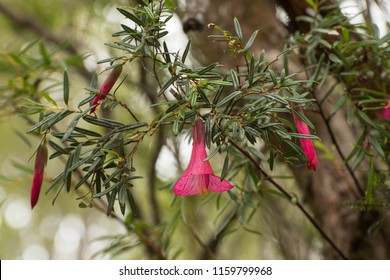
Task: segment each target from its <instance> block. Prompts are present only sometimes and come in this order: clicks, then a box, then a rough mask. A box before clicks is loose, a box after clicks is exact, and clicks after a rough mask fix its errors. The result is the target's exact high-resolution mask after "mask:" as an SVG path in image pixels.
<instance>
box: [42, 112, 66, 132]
mask: <svg viewBox="0 0 390 280" xmlns="http://www.w3.org/2000/svg"><path fill="white" fill-rule="evenodd" d="M70 114H72V112H71V111H68V110H67V109H64V110H62V111H60V112H57V113H54V114H53V116H52V117H51V118H50V120H49V121H48V122H46V123H45V124H44V125H43V126H42V129H43V130H46V129H48V128H51V127H52V126H53V125H55V124H56V123H58V122H60V121H61V120H62V119H63V118H65V117H67V116H68V115H70Z"/></svg>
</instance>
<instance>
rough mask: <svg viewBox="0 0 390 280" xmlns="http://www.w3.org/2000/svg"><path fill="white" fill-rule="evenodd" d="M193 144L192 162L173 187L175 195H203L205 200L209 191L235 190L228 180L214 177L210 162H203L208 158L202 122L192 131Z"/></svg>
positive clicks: (197, 123)
mask: <svg viewBox="0 0 390 280" xmlns="http://www.w3.org/2000/svg"><path fill="white" fill-rule="evenodd" d="M192 137H193V143H192V153H191V158H190V162H189V164H188V166H187V169H186V170H185V171H184V173H183V175H182V176H181V177H180V179H179V180H178V181H177V182H176V184H175V186H174V187H173V191H174V193H175V195H179V196H190V195H195V194H199V193H200V194H202V199H203V198H205V196H206V195H207V192H208V191H212V192H225V191H228V190H230V189H232V188H233V185H232V184H230V183H229V182H228V181H227V180H222V181H221V178H220V177H218V176H216V175H214V171H213V169H212V168H211V165H210V162H209V161H203V160H204V159H205V158H206V157H207V153H206V146H205V130H204V124H203V122H202V120H197V121H196V122H195V127H194V129H193V131H192Z"/></svg>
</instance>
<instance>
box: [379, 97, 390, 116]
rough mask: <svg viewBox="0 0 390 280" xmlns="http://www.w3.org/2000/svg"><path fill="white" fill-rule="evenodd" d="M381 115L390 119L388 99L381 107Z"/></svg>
mask: <svg viewBox="0 0 390 280" xmlns="http://www.w3.org/2000/svg"><path fill="white" fill-rule="evenodd" d="M381 117H382V119H384V120H390V101H389V102H387V104H386V105H385V106H384V107H383V109H382V112H381Z"/></svg>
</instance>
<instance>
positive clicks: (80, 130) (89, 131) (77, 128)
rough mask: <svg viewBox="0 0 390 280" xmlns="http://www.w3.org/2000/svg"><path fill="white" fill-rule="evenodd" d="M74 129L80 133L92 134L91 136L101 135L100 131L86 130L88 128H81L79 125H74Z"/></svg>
mask: <svg viewBox="0 0 390 280" xmlns="http://www.w3.org/2000/svg"><path fill="white" fill-rule="evenodd" d="M74 131H77V132H79V133H81V134H84V135H88V136H92V137H102V135H101V134H100V133H97V132H96V131H92V130H88V129H85V128H81V127H75V128H74Z"/></svg>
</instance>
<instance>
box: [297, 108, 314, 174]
mask: <svg viewBox="0 0 390 280" xmlns="http://www.w3.org/2000/svg"><path fill="white" fill-rule="evenodd" d="M298 110H299V112H300V113H302V114H303V109H302V108H301V107H298ZM293 118H294V123H295V126H296V128H297V130H298V133H300V134H304V135H310V130H309V127H308V126H307V124H306V123H305V122H304V121H302V120H301V119H300V118H299V117H298V116H297V115H296V114H294V113H293ZM299 141H300V143H301V148H302V151H303V152H304V153H305V155H306V157H307V159H308V160H309V161H308V163H307V169H308V170H310V169H313V170H314V171H316V170H317V164H318V159H317V154H316V150H315V149H314V146H313V141H312V140H310V139H303V138H300V139H299Z"/></svg>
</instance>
